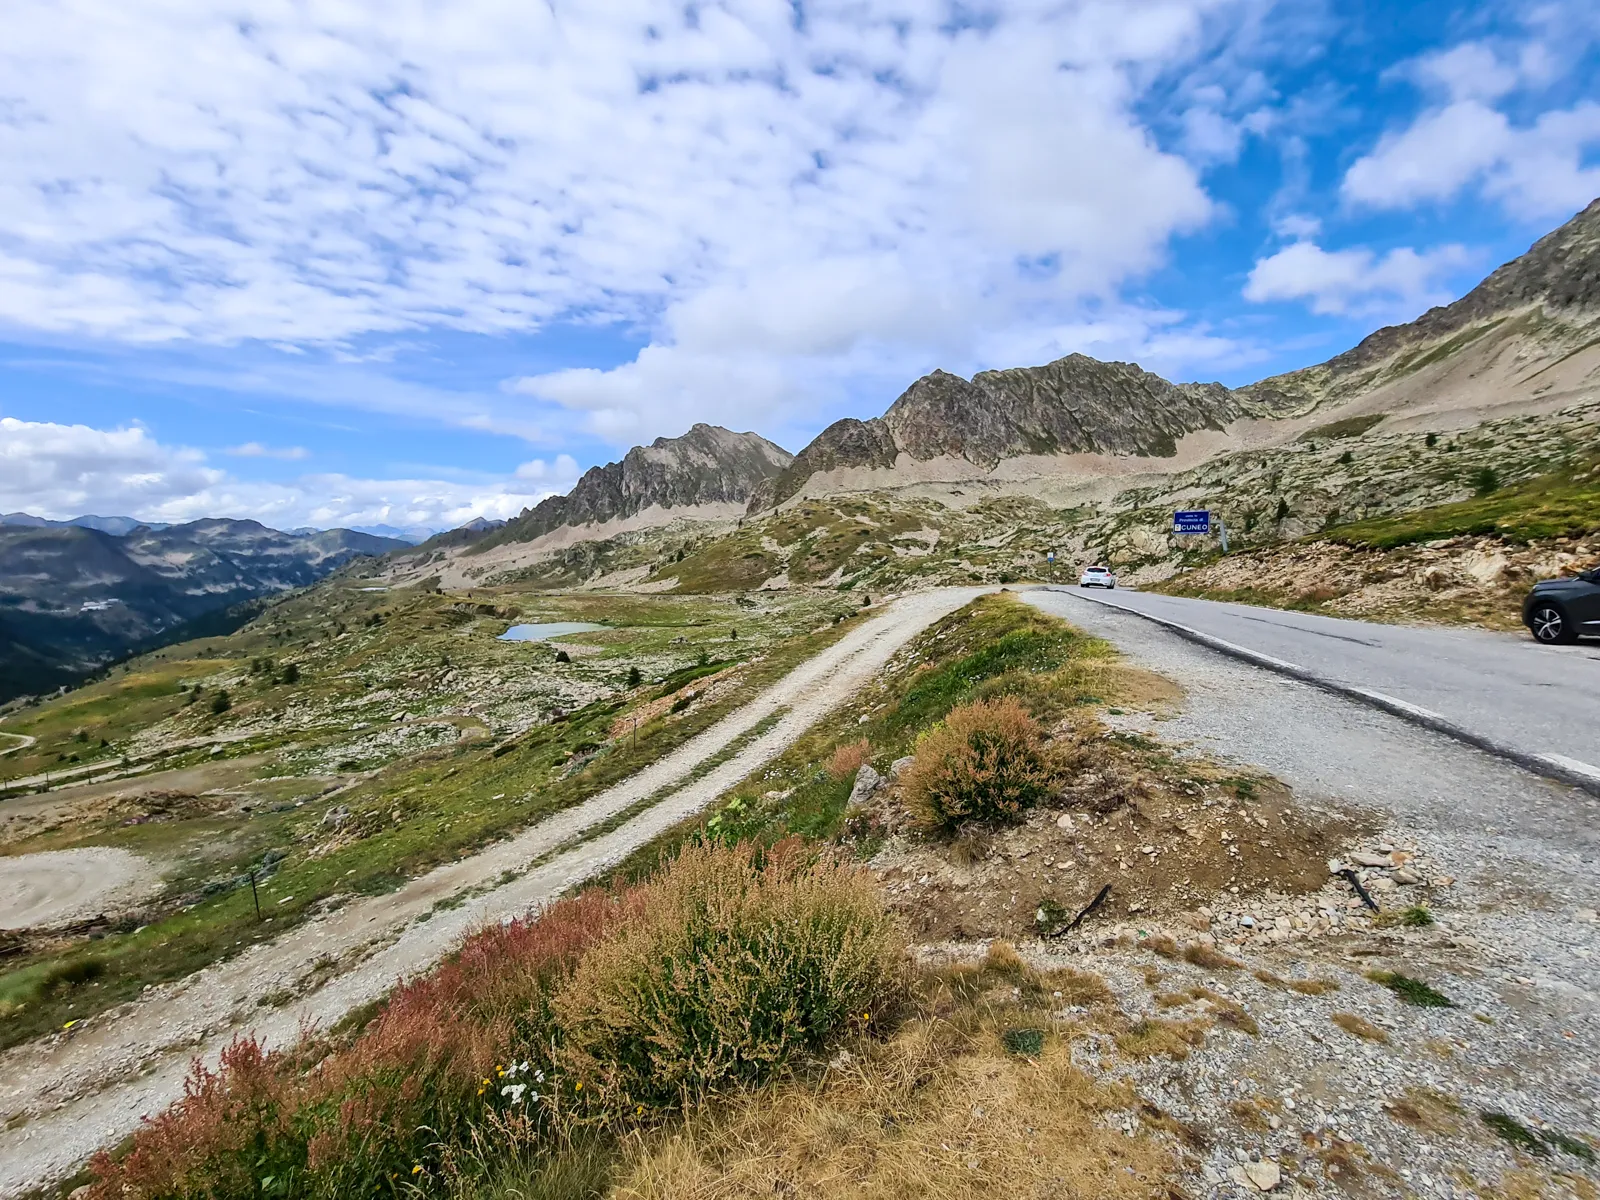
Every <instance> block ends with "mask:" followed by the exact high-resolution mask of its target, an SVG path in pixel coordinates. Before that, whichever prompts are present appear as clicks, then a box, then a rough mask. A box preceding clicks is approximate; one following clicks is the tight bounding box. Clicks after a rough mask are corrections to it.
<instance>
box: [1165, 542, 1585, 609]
mask: <svg viewBox="0 0 1600 1200" xmlns="http://www.w3.org/2000/svg"><path fill="white" fill-rule="evenodd" d="M1596 563H1600V536H1591V537H1587V538H1556V539H1551V540H1548V541H1541V542H1532V543H1529V544H1527V545H1514V544H1511V543H1508V542H1503V541H1501V540H1500V539H1499V538H1493V537H1458V538H1450V539H1448V540H1444V541H1438V542H1426V543H1422V544H1419V545H1411V546H1397V547H1395V548H1393V549H1389V550H1374V549H1368V548H1357V547H1353V546H1344V545H1340V544H1339V543H1337V542H1296V543H1291V544H1288V545H1280V546H1269V547H1264V548H1262V549H1260V550H1249V551H1244V552H1242V553H1238V554H1230V555H1229V556H1228V557H1226V558H1223V559H1220V560H1218V561H1217V562H1214V563H1211V564H1209V565H1207V566H1204V567H1200V568H1198V569H1196V570H1193V571H1189V572H1185V573H1184V574H1182V575H1179V576H1176V577H1175V578H1173V579H1170V580H1168V581H1167V582H1165V583H1163V584H1160V585H1157V586H1156V587H1154V588H1153V589H1152V590H1154V591H1159V592H1165V593H1167V594H1168V595H1173V596H1198V597H1201V598H1203V599H1211V600H1240V601H1244V602H1245V603H1255V604H1266V605H1271V606H1273V607H1277V608H1302V609H1310V610H1314V611H1317V612H1326V613H1331V614H1333V615H1335V616H1341V617H1356V618H1361V619H1365V620H1386V621H1396V622H1400V623H1409V624H1449V625H1478V626H1482V627H1484V628H1487V629H1508V630H1512V629H1520V628H1521V627H1522V600H1523V597H1524V596H1526V595H1527V592H1528V589H1529V588H1530V587H1532V586H1533V585H1534V584H1535V583H1536V582H1538V581H1539V580H1541V579H1549V578H1553V577H1554V576H1558V575H1570V574H1573V573H1575V572H1577V571H1579V570H1584V569H1587V568H1589V567H1592V566H1594V565H1595V564H1596Z"/></svg>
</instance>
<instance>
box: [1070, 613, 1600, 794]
mask: <svg viewBox="0 0 1600 1200" xmlns="http://www.w3.org/2000/svg"><path fill="white" fill-rule="evenodd" d="M1052 594H1054V595H1058V596H1062V597H1068V596H1070V597H1072V598H1073V599H1072V600H1068V601H1065V603H1064V605H1063V606H1062V607H1060V608H1059V609H1057V608H1053V607H1052V608H1050V609H1049V611H1052V612H1056V611H1059V612H1060V613H1061V614H1062V615H1063V616H1066V615H1068V614H1069V613H1078V612H1082V611H1083V610H1084V609H1085V608H1087V607H1088V605H1087V604H1085V603H1083V602H1082V600H1083V599H1084V597H1081V596H1080V595H1079V593H1077V592H1056V593H1052ZM1094 598H1095V599H1096V600H1102V601H1104V602H1105V603H1109V604H1116V605H1121V606H1123V607H1125V608H1129V609H1132V610H1133V611H1135V612H1141V613H1147V614H1149V615H1151V616H1154V617H1160V618H1163V619H1165V620H1169V621H1176V622H1178V623H1179V624H1181V625H1187V626H1188V627H1190V628H1191V629H1195V630H1198V631H1199V632H1201V633H1204V634H1209V635H1210V636H1212V637H1216V638H1221V639H1223V640H1224V641H1227V642H1232V643H1234V644H1235V645H1238V646H1242V647H1244V648H1245V649H1247V650H1253V651H1255V652H1257V653H1260V654H1266V655H1269V656H1271V657H1273V658H1277V659H1280V660H1284V661H1286V662H1288V663H1290V664H1293V665H1295V666H1298V667H1300V668H1302V669H1304V670H1308V671H1311V672H1312V673H1314V674H1316V675H1318V676H1320V677H1322V678H1326V679H1331V680H1333V681H1335V682H1337V683H1341V684H1344V685H1346V686H1350V687H1355V688H1360V689H1364V690H1366V691H1369V692H1374V693H1377V694H1378V695H1380V696H1382V697H1387V698H1390V699H1394V700H1399V701H1401V702H1402V703H1404V704H1409V705H1414V706H1416V707H1418V708H1421V709H1423V710H1426V711H1427V712H1430V713H1436V714H1438V715H1440V716H1442V717H1444V718H1445V719H1446V720H1447V721H1449V722H1451V723H1453V724H1455V725H1458V726H1460V727H1462V728H1463V729H1466V730H1468V731H1470V732H1472V733H1474V734H1476V735H1478V736H1480V737H1483V738H1486V739H1488V740H1489V741H1491V742H1494V743H1497V744H1499V745H1502V746H1506V747H1509V748H1511V749H1512V750H1515V751H1520V752H1521V753H1524V754H1528V755H1534V756H1539V757H1544V758H1546V759H1550V758H1554V759H1555V760H1556V762H1557V764H1558V765H1560V766H1562V767H1564V768H1566V769H1567V770H1569V771H1575V772H1577V773H1578V774H1581V775H1585V776H1592V777H1593V778H1594V779H1595V780H1596V781H1597V782H1600V765H1596V762H1597V761H1600V759H1597V755H1600V749H1597V738H1596V733H1595V731H1596V730H1600V644H1595V643H1593V642H1588V643H1582V644H1579V645H1576V646H1541V645H1539V644H1538V643H1536V642H1534V641H1533V639H1532V638H1529V637H1526V636H1521V635H1517V634H1507V633H1491V632H1489V631H1487V630H1482V629H1419V628H1415V627H1413V626H1407V625H1379V624H1375V623H1372V622H1368V621H1347V620H1342V619H1340V618H1336V617H1324V616H1319V615H1317V614H1314V613H1300V612H1286V611H1283V610H1280V609H1273V608H1258V607H1256V606H1254V605H1249V604H1223V603H1219V602H1217V601H1214V600H1192V599H1188V598H1184V597H1178V596H1161V595H1156V594H1154V593H1149V592H1128V591H1121V590H1119V591H1117V592H1115V593H1114V594H1112V595H1109V596H1107V595H1105V594H1104V593H1095V596H1094ZM1046 603H1047V606H1048V605H1049V604H1054V603H1055V602H1054V601H1050V602H1046Z"/></svg>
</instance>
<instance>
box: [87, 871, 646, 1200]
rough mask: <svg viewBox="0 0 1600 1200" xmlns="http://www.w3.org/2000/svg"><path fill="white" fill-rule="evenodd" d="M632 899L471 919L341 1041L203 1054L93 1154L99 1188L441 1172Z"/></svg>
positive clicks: (543, 1055)
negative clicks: (176, 1094)
mask: <svg viewBox="0 0 1600 1200" xmlns="http://www.w3.org/2000/svg"><path fill="white" fill-rule="evenodd" d="M637 907H638V898H637V895H636V893H631V892H630V893H626V894H624V895H622V896H620V897H610V896H607V895H605V894H604V893H601V892H598V891H596V892H588V893H585V894H583V895H581V896H578V897H576V898H574V899H572V900H566V901H563V902H561V903H559V904H556V905H554V906H552V907H551V908H550V909H549V910H548V911H547V912H546V913H545V914H544V915H543V916H542V917H540V918H539V919H537V920H534V921H518V922H514V923H512V924H511V925H507V926H504V927H495V928H492V929H489V930H486V931H484V932H482V933H480V934H477V935H476V936H474V937H472V938H470V939H469V940H468V941H467V942H466V943H465V945H463V946H462V948H461V950H460V952H459V953H458V954H457V955H456V956H455V958H454V959H452V960H451V961H450V962H448V963H446V964H445V965H444V966H442V967H440V968H439V969H438V970H437V971H435V972H433V973H432V974H430V975H428V976H427V977H425V978H423V979H420V980H417V981H416V982H414V983H411V984H409V985H407V986H404V987H402V988H400V989H399V990H398V991H397V992H396V993H395V994H394V995H393V997H391V999H390V1001H389V1003H388V1004H387V1005H386V1006H385V1008H384V1010H383V1012H382V1013H381V1014H380V1015H379V1016H378V1017H377V1018H376V1019H375V1020H374V1021H373V1022H372V1024H371V1025H369V1026H368V1028H367V1029H366V1030H365V1031H363V1032H362V1034H361V1035H360V1036H359V1037H357V1038H356V1039H355V1041H354V1042H352V1043H351V1044H350V1045H349V1046H347V1047H343V1048H332V1047H329V1046H327V1045H326V1044H323V1045H320V1046H318V1045H311V1046H308V1047H302V1048H300V1049H298V1050H296V1051H294V1052H292V1053H282V1054H267V1053H264V1052H263V1051H262V1050H261V1048H260V1047H259V1046H258V1045H256V1044H255V1043H254V1042H251V1041H241V1042H237V1043H235V1044H234V1045H233V1046H231V1047H230V1048H229V1049H228V1050H227V1051H226V1052H225V1053H224V1054H223V1056H222V1061H221V1063H220V1064H219V1067H218V1070H216V1071H214V1072H213V1071H208V1070H206V1069H204V1068H203V1067H201V1066H199V1065H196V1067H195V1070H194V1072H193V1074H192V1075H191V1076H190V1078H189V1080H188V1082H187V1083H186V1085H185V1088H184V1095H183V1098H182V1099H181V1100H179V1101H178V1102H177V1103H175V1104H174V1105H173V1106H172V1107H171V1108H169V1109H168V1110H167V1111H166V1112H164V1113H162V1114H161V1115H160V1116H158V1117H156V1118H154V1119H153V1120H151V1121H149V1122H148V1123H147V1124H146V1125H145V1127H144V1128H143V1129H141V1130H140V1132H139V1133H138V1134H137V1135H136V1136H135V1138H134V1142H133V1146H132V1149H131V1151H130V1153H129V1154H128V1155H127V1156H126V1157H125V1158H123V1159H122V1160H121V1161H113V1160H112V1159H111V1158H110V1157H109V1156H108V1155H104V1154H102V1155H100V1156H99V1157H98V1158H97V1159H96V1160H95V1162H94V1164H93V1169H94V1174H95V1177H96V1178H95V1183H94V1184H93V1186H92V1190H91V1192H90V1195H91V1197H92V1200H112V1198H113V1197H115V1198H117V1200H125V1198H126V1197H147V1198H150V1200H155V1198H156V1197H163V1198H165V1197H173V1198H182V1200H188V1198H190V1197H194V1198H196V1200H198V1198H201V1197H205V1198H207V1200H232V1198H234V1197H239V1198H241V1200H243V1198H245V1197H248V1198H250V1200H258V1198H260V1197H263V1196H283V1197H301V1196H304V1197H328V1198H330V1200H332V1198H334V1197H347V1196H359V1195H372V1194H374V1193H375V1192H378V1191H390V1190H393V1189H394V1186H395V1185H396V1184H397V1183H398V1182H400V1181H402V1180H409V1179H410V1178H411V1177H412V1175H413V1170H414V1168H416V1167H418V1166H421V1167H422V1168H423V1171H424V1172H427V1173H429V1174H432V1173H435V1172H437V1171H438V1169H439V1168H440V1166H441V1164H442V1162H443V1159H444V1157H445V1156H446V1155H447V1154H448V1153H449V1151H450V1149H451V1147H452V1146H454V1145H459V1144H461V1143H462V1142H463V1141H464V1140H465V1139H466V1138H467V1137H468V1136H469V1132H470V1126H471V1125H472V1124H473V1123H475V1122H481V1121H485V1120H488V1119H490V1118H491V1116H492V1114H493V1113H495V1112H497V1111H503V1110H504V1109H505V1108H506V1107H507V1105H506V1103H505V1102H504V1100H503V1097H502V1095H501V1091H500V1083H499V1081H500V1071H501V1070H503V1069H505V1068H507V1067H508V1066H509V1065H510V1064H512V1063H513V1062H514V1061H519V1060H528V1059H532V1060H536V1061H542V1060H548V1056H549V1053H550V1048H549V1040H550V1033H551V1030H550V1025H549V998H550V996H551V995H552V993H553V992H554V990H555V988H556V987H557V986H558V985H559V984H560V982H561V980H563V979H564V978H565V977H566V976H567V975H569V974H570V973H571V971H572V970H573V968H574V967H575V966H576V964H577V962H578V959H579V958H580V957H581V955H582V954H583V953H584V951H586V950H587V949H588V948H589V947H591V946H593V945H594V944H595V943H597V942H598V941H600V940H601V939H602V938H603V937H604V936H605V935H606V934H607V933H608V931H610V930H611V929H613V928H614V927H615V926H616V925H617V924H618V923H619V922H620V921H623V920H626V919H628V918H629V917H630V916H632V915H635V914H636V911H637ZM486 1081H489V1086H487V1087H486V1086H485V1082H486Z"/></svg>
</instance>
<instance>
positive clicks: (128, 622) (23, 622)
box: [0, 518, 405, 701]
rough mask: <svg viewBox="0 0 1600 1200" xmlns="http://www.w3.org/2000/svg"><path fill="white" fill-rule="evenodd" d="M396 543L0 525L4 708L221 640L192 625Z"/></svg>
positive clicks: (212, 523) (186, 529)
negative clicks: (180, 642)
mask: <svg viewBox="0 0 1600 1200" xmlns="http://www.w3.org/2000/svg"><path fill="white" fill-rule="evenodd" d="M404 545H405V543H404V542H401V541H398V540H396V539H394V538H384V537H375V536H373V535H371V534H365V533H356V532H354V531H352V530H349V529H329V530H323V531H321V532H317V533H310V534H290V533H282V532H280V531H279V530H276V529H269V528H267V527H266V526H265V525H262V524H260V523H259V522H256V521H233V520H226V519H217V518H208V519H206V520H201V521H191V522H189V523H187V524H183V525H172V526H168V527H167V528H165V529H159V530H157V529H152V528H150V527H148V526H143V525H141V526H139V527H137V528H135V529H134V530H132V531H131V532H129V533H127V534H126V535H124V536H121V537H115V536H112V535H111V534H107V533H103V532H101V531H99V530H97V529H89V528H84V527H81V526H76V525H73V526H60V527H54V528H51V527H26V526H21V527H6V528H0V701H3V700H6V699H9V698H11V697H13V696H17V695H23V694H27V693H37V692H40V691H46V690H49V689H51V688H54V687H58V686H60V685H62V684H66V683H71V682H75V681H76V680H78V679H80V678H82V677H83V676H84V675H86V674H89V673H91V672H93V671H94V670H95V669H97V668H98V667H99V666H101V665H102V664H104V663H105V662H107V661H109V660H112V659H116V658H119V657H121V656H122V655H125V654H127V653H129V652H130V651H132V650H134V649H135V648H138V647H149V646H152V645H154V644H157V643H159V642H165V641H171V640H173V639H176V638H181V637H187V636H198V635H200V634H202V633H206V632H223V631H225V629H224V627H223V626H219V627H218V628H217V629H215V630H210V629H206V628H204V627H198V626H197V625H196V622H204V621H207V620H215V619H220V617H221V614H223V613H224V612H225V611H226V610H227V609H228V608H230V607H231V606H233V605H236V604H239V603H241V602H242V601H246V600H253V599H255V598H257V597H260V596H264V595H269V594H271V593H274V592H284V591H290V590H293V589H295V588H301V587H307V586H309V585H311V584H313V583H315V582H317V580H319V579H322V578H323V577H325V576H326V575H328V574H330V573H331V572H333V571H334V570H335V569H337V568H338V567H340V566H342V565H343V564H344V563H346V562H348V561H350V560H351V559H352V558H355V557H357V556H358V555H382V554H387V553H389V552H390V551H392V550H395V549H397V548H399V547H402V546H404Z"/></svg>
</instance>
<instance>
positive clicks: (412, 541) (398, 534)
mask: <svg viewBox="0 0 1600 1200" xmlns="http://www.w3.org/2000/svg"><path fill="white" fill-rule="evenodd" d="M479 519H480V520H481V519H482V518H479ZM350 528H351V529H352V530H353V531H354V532H356V533H370V534H372V536H374V537H385V538H394V539H395V540H396V541H401V542H405V543H407V544H408V545H412V546H415V545H417V544H419V543H421V542H425V541H427V540H428V539H429V538H431V537H432V536H433V535H434V534H436V533H438V532H440V531H439V530H438V529H436V528H434V527H432V526H429V525H407V526H405V527H403V528H402V527H400V526H398V525H352V526H351V527H350Z"/></svg>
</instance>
